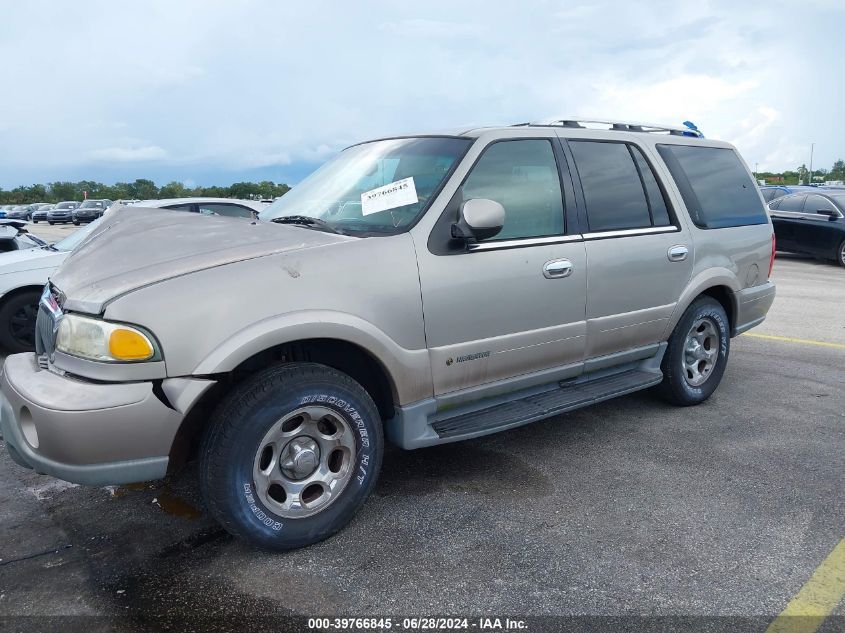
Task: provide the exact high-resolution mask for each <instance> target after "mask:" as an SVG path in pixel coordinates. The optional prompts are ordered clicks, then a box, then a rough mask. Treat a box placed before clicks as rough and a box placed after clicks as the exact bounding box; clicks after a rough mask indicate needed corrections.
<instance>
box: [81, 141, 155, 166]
mask: <svg viewBox="0 0 845 633" xmlns="http://www.w3.org/2000/svg"><path fill="white" fill-rule="evenodd" d="M89 156H90V157H91V160H93V161H96V162H108V161H117V162H120V163H131V162H142V161H153V160H162V159H165V158H167V150H165V149H163V148H161V147H159V146H158V145H147V146H144V147H105V148H103V149H97V150H94V151H92V152H91V153H90V154H89Z"/></svg>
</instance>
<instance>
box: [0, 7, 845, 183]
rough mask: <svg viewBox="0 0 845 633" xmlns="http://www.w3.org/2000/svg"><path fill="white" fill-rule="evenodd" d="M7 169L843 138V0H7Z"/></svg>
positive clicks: (259, 170) (837, 143)
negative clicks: (534, 125)
mask: <svg viewBox="0 0 845 633" xmlns="http://www.w3.org/2000/svg"><path fill="white" fill-rule="evenodd" d="M0 16H2V17H1V18H0V90H2V93H0V187H3V188H7V189H8V188H11V187H14V186H17V185H20V184H31V183H33V182H48V181H55V180H80V179H91V180H100V181H104V182H114V181H116V180H134V179H135V178H144V177H147V178H152V179H154V180H156V181H157V182H158V183H159V184H163V183H164V182H167V181H170V180H179V181H183V182H187V183H188V184H204V185H210V184H229V183H231V182H233V181H238V180H245V179H249V180H253V179H270V180H274V181H277V182H288V183H291V184H293V183H295V182H297V181H298V180H300V179H301V178H302V177H303V175H305V174H307V173H308V172H309V171H311V170H312V169H313V168H314V166H315V165H317V164H319V163H320V162H321V161H322V160H325V158H326V157H328V156H330V155H331V154H332V153H333V152H335V151H337V150H338V149H340V148H342V147H344V146H345V145H347V144H349V143H352V142H355V141H358V140H362V139H366V138H369V137H373V136H383V135H389V134H394V133H406V132H415V131H427V130H437V129H442V128H451V127H455V126H461V125H465V124H476V123H478V124H484V123H512V122H520V121H527V120H536V119H542V118H547V117H549V116H553V115H558V114H561V115H562V114H577V115H591V116H599V117H606V118H618V119H633V120H643V121H654V122H666V123H680V122H681V121H683V120H686V119H689V120H692V121H694V122H695V123H696V124H697V125H698V126H699V128H700V129H701V130H702V131H703V132H704V133H705V135H706V136H708V137H713V138H719V139H725V140H728V141H731V142H733V143H735V144H736V145H737V146H738V147H739V149H740V151H741V152H742V154H743V155H744V157H745V159H746V160H747V161H748V163H749V164H750V165H751V167H752V169H753V168H754V165H755V163H758V164H759V168H760V170H766V169H772V170H781V169H785V168H794V167H796V166H797V165H800V164H801V163H804V162H809V154H810V143H811V142H814V143H815V144H816V146H815V156H814V160H813V164H814V166H815V167H819V166H821V167H827V168H829V167H830V165H831V164H832V163H833V161H834V160H836V159H837V158H841V157H845V127H843V126H842V125H841V124H840V122H841V110H842V107H843V97H845V83H843V82H842V81H841V77H842V72H843V60H845V55H843V53H845V38H843V25H845V2H842V1H841V0H830V1H823V0H802V1H801V2H794V3H787V2H778V1H767V2H761V3H759V4H756V3H750V2H737V1H736V0H732V1H730V2H709V1H707V0H699V1H696V2H687V1H684V2H678V1H677V0H672V1H669V2H651V3H646V2H642V3H637V2H618V3H616V2H603V1H601V0H593V1H590V2H585V3H583V4H579V3H575V2H552V1H542V0H537V1H530V0H526V1H524V2H516V1H514V0H484V1H481V0H479V1H466V2H460V1H458V0H451V1H448V2H446V1H439V0H427V1H426V2H402V3H398V2H389V1H387V0H385V1H367V0H361V1H358V2H346V1H341V0H338V1H336V2H323V1H320V0H308V1H304V2H277V1H274V0H263V1H262V0H238V1H237V2H236V1H234V0H232V1H229V2H221V1H216V0H150V1H146V0H135V1H134V2H131V3H130V2H115V1H114V0H100V1H95V0H74V2H64V1H61V0H54V1H52V2H50V1H46V0H31V1H28V2H20V1H19V0H0Z"/></svg>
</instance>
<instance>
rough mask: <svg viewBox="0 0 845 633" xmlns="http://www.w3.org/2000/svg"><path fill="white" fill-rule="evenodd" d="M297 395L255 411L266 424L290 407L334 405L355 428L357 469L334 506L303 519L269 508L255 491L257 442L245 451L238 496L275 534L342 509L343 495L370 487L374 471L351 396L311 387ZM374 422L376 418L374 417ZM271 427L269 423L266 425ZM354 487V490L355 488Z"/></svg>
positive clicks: (362, 424)
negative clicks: (254, 463) (283, 515)
mask: <svg viewBox="0 0 845 633" xmlns="http://www.w3.org/2000/svg"><path fill="white" fill-rule="evenodd" d="M309 391H310V393H305V394H302V395H299V396H296V397H294V398H291V399H288V400H287V402H285V403H279V404H278V405H277V404H273V405H271V406H269V407H267V408H266V409H262V410H259V411H256V412H255V417H260V418H263V424H267V423H268V422H270V420H273V421H274V420H276V419H278V417H280V416H281V415H284V414H286V413H287V412H289V411H293V410H295V409H297V408H299V407H302V406H306V405H309V404H319V405H321V406H325V407H327V408H330V409H333V410H335V411H337V412H338V413H340V414H342V415H343V417H344V418H345V419H346V422H347V423H348V424H350V425H351V427H352V429H353V430H354V431H355V438H356V447H357V451H356V453H357V454H356V460H355V464H354V471H353V475H352V478H351V479H350V480H349V483H348V484H347V487H346V489H345V490H344V491H343V492H342V493H341V496H340V497H339V498H338V499H337V500H336V501H335V503H334V504H332V506H330V507H328V508H326V509H325V510H323V511H322V512H319V513H317V514H314V515H311V516H309V517H303V518H301V519H285V518H283V517H279V516H278V515H276V514H274V513H273V512H272V511H271V510H270V509H268V508H266V507H265V506H264V504H263V503H262V502H261V500H260V499H259V498H258V496H257V495H256V494H255V491H254V484H253V481H252V464H253V459H254V451H255V446H254V445H252V446H251V447H250V449H249V451H246V450H245V451H244V453H243V459H242V460H240V461H241V462H242V463H241V464H240V465H239V467H238V471H237V472H238V474H237V476H236V482H235V484H236V486H237V487H238V489H239V491H238V492H239V497H240V499H241V501H242V503H243V506H244V512H245V513H246V514H247V516H248V517H250V520H251V522H253V523H258V524H259V525H260V527H261V529H264V530H268V531H270V532H272V533H274V534H279V533H284V532H286V531H287V530H288V529H293V528H294V527H297V526H299V525H302V524H303V523H309V522H311V521H312V520H314V519H317V518H319V517H323V516H324V515H331V514H334V513H337V512H340V511H342V510H343V508H342V506H343V503H342V501H343V497H344V496H347V495H352V496H354V495H356V494H359V491H361V490H363V489H364V488H366V487H367V484H368V483H369V480H370V478H371V477H372V475H373V468H372V462H373V457H372V454H371V453H372V448H373V446H372V442H371V439H370V431H369V429H368V428H367V422H366V421H365V419H364V418H363V416H362V415H361V413H360V412H359V408H358V406H356V405H355V404H354V403H353V402H352V400H353V398H352V397H348V396H347V397H340V396H337V395H332V394H330V393H325V392H322V393H321V392H320V391H311V390H309ZM374 422H375V421H374ZM263 428H268V427H263ZM260 431H261V429H258V430H257V431H256V435H257V436H258V437H257V438H256V440H255V442H256V443H257V442H258V441H259V439H260V437H261V435H259V432H260ZM353 487H354V490H353Z"/></svg>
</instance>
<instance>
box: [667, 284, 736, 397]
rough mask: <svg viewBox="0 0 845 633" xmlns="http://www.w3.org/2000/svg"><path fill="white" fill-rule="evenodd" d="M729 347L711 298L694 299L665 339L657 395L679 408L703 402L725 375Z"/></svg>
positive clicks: (719, 312) (725, 328) (723, 321)
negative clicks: (665, 345)
mask: <svg viewBox="0 0 845 633" xmlns="http://www.w3.org/2000/svg"><path fill="white" fill-rule="evenodd" d="M730 345H731V337H730V326H729V324H728V316H727V315H726V314H725V309H724V308H723V307H722V305H721V304H720V303H719V302H718V301H716V300H715V299H713V298H712V297H706V296H705V297H699V298H698V299H696V300H695V301H694V302H693V303H692V305H690V307H688V308H687V309H686V312H684V314H683V316H682V317H681V320H680V321H678V324H677V325H676V326H675V329H674V331H673V332H672V336H671V337H669V346H668V347H667V349H666V354H665V355H664V356H663V363H662V364H661V369H662V370H663V382H662V383H660V385H659V386H658V387H657V389H658V392H659V393H660V395H661V396H663V397H664V398H665V399H666V400H668V401H670V402H672V403H674V404H677V405H681V406H689V405H694V404H699V403H701V402H704V401H705V400H707V398H709V397H710V396H711V395H712V394H713V392H714V391H715V390H716V387H718V386H719V382H720V381H721V380H722V375H723V374H724V373H725V367H726V365H727V362H728V354H729V352H730Z"/></svg>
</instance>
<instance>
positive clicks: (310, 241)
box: [51, 206, 357, 314]
mask: <svg viewBox="0 0 845 633" xmlns="http://www.w3.org/2000/svg"><path fill="white" fill-rule="evenodd" d="M101 221H102V224H100V225H99V226H98V227H97V229H96V230H95V231H94V232H93V233H92V234H91V235H90V236H89V237H88V238H86V239H85V240H84V241H83V242H82V243H81V244H80V245H79V246H78V247H77V248H76V249H75V250H74V251H73V252H72V253H71V254H70V256H69V257H68V258H67V259H66V260H65V263H64V264H63V265H62V267H61V268H60V269H59V270H58V271H57V272H56V274H55V275H53V276H52V277H51V280H52V282H53V284H54V285H55V286H56V287H57V288H58V289H59V290H60V291H61V292H62V293H63V294H64V296H65V298H66V299H65V304H64V305H65V308H66V309H68V310H79V311H81V312H87V313H89V314H99V313H100V312H102V311H103V308H104V307H105V305H106V304H107V303H108V302H109V301H111V300H113V299H115V298H117V297H119V296H121V295H124V294H126V293H127V292H131V291H132V290H136V289H138V288H142V287H144V286H149V285H151V284H155V283H158V282H160V281H164V280H166V279H172V278H174V277H180V276H182V275H187V274H189V273H192V272H196V271H199V270H204V269H206V268H213V267H215V266H223V265H226V264H232V263H234V262H239V261H244V260H247V259H254V258H256V257H264V256H267V255H273V254H276V253H285V252H289V251H295V250H302V249H307V248H315V247H319V246H325V245H329V244H334V243H338V242H344V241H348V240H353V239H357V238H352V237H345V236H342V235H335V234H333V233H325V232H323V231H316V230H313V229H308V228H303V227H298V226H290V225H282V224H272V223H269V222H256V221H252V220H247V219H244V218H230V217H225V216H217V215H211V216H207V215H200V214H199V213H189V212H187V211H170V210H167V209H148V208H141V207H135V206H133V207H121V208H119V209H118V210H116V211H114V212H113V213H109V214H107V215H106V216H104V219H103V220H101Z"/></svg>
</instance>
